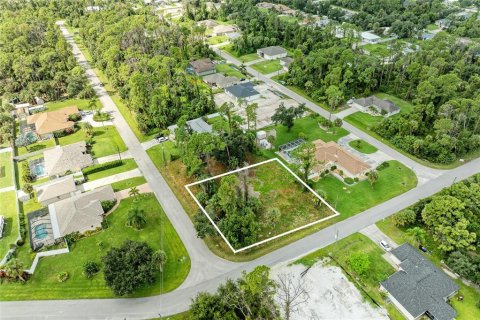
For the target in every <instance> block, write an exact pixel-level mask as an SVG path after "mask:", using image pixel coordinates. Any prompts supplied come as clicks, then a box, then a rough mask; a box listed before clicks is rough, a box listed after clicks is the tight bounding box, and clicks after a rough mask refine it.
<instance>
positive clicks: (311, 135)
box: [265, 115, 348, 148]
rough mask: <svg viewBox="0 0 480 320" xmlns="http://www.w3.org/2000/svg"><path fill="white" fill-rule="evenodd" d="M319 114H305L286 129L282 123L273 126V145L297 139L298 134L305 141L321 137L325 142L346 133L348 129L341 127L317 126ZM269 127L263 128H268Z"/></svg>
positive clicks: (336, 139)
mask: <svg viewBox="0 0 480 320" xmlns="http://www.w3.org/2000/svg"><path fill="white" fill-rule="evenodd" d="M320 118H321V116H319V115H316V116H311V115H309V116H306V117H303V118H300V119H296V120H295V124H294V126H293V127H292V128H291V129H290V131H288V129H287V127H285V126H283V125H277V126H274V128H275V130H276V133H277V138H276V139H275V143H274V145H275V147H277V148H278V146H280V145H282V144H285V143H287V142H290V141H293V140H295V139H298V138H299V136H301V135H304V139H305V140H307V141H314V140H317V139H322V140H323V141H325V142H329V141H335V142H336V141H338V139H340V138H341V137H344V136H346V135H348V131H347V130H345V129H343V128H335V132H333V131H332V130H331V129H329V130H328V131H326V130H324V129H323V128H321V127H320V126H319V120H320ZM269 129H271V127H268V128H265V130H267V131H268V130H269Z"/></svg>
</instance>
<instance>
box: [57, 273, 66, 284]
mask: <svg viewBox="0 0 480 320" xmlns="http://www.w3.org/2000/svg"><path fill="white" fill-rule="evenodd" d="M68 277H69V275H68V272H66V271H64V272H60V273H59V274H57V280H58V282H65V281H67V280H68Z"/></svg>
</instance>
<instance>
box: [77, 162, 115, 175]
mask: <svg viewBox="0 0 480 320" xmlns="http://www.w3.org/2000/svg"><path fill="white" fill-rule="evenodd" d="M121 165H123V162H122V161H120V160H116V161H112V162H107V163H102V164H98V165H95V166H91V167H88V168H86V169H84V170H83V174H84V175H89V174H93V173H97V172H100V171H103V170H108V169H113V168H116V167H120V166H121Z"/></svg>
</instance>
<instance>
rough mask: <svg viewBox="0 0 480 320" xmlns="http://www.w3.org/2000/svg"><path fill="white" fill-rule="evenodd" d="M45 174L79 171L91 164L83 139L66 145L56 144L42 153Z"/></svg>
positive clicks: (51, 175)
mask: <svg viewBox="0 0 480 320" xmlns="http://www.w3.org/2000/svg"><path fill="white" fill-rule="evenodd" d="M43 158H44V162H45V174H46V175H48V176H50V177H55V176H57V177H59V176H63V175H65V174H67V173H68V172H72V173H73V172H76V171H80V170H82V169H83V168H85V167H88V166H91V165H92V164H93V158H92V156H91V155H90V154H89V153H88V152H87V144H86V143H85V141H79V142H76V143H72V144H69V145H66V146H63V147H62V146H56V147H55V148H53V149H49V150H47V151H45V152H44V153H43Z"/></svg>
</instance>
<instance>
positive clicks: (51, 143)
mask: <svg viewBox="0 0 480 320" xmlns="http://www.w3.org/2000/svg"><path fill="white" fill-rule="evenodd" d="M52 147H55V139H54V138H51V139H48V140H40V141H37V142H35V143H32V144H31V145H29V146H28V149H27V148H25V147H15V149H16V154H17V155H19V156H21V155H24V154H27V153H31V152H35V151H40V150H44V149H47V148H52Z"/></svg>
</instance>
